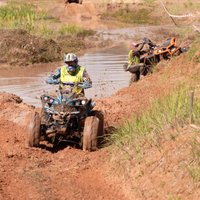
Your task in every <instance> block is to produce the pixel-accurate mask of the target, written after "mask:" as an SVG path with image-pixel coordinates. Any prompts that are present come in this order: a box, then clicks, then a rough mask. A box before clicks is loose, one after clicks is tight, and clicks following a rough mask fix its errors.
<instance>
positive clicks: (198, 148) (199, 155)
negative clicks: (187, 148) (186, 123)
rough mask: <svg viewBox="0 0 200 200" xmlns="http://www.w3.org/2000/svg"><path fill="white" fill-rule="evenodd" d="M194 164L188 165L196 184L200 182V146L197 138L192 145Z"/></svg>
mask: <svg viewBox="0 0 200 200" xmlns="http://www.w3.org/2000/svg"><path fill="white" fill-rule="evenodd" d="M191 147H192V155H193V162H192V163H191V164H190V165H188V167H187V168H188V172H189V174H190V176H191V177H192V179H193V181H194V182H198V181H200V144H199V142H198V141H197V139H196V138H194V139H193V141H192V143H191Z"/></svg>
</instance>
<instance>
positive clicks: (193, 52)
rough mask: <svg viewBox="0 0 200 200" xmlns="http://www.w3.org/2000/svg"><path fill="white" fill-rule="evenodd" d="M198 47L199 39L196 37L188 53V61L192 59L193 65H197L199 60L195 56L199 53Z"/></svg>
mask: <svg viewBox="0 0 200 200" xmlns="http://www.w3.org/2000/svg"><path fill="white" fill-rule="evenodd" d="M199 46H200V37H197V39H196V40H194V42H193V43H192V45H191V47H190V49H189V52H188V59H189V60H190V61H191V60H192V59H194V62H195V63H199V62H200V58H199V56H198V55H197V56H195V55H196V53H197V52H199Z"/></svg>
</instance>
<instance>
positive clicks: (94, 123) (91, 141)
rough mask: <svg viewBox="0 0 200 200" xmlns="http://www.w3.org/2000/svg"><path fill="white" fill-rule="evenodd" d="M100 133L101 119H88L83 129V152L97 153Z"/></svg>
mask: <svg viewBox="0 0 200 200" xmlns="http://www.w3.org/2000/svg"><path fill="white" fill-rule="evenodd" d="M98 131H99V119H98V118H97V117H96V116H90V117H87V118H86V119H85V124H84V129H83V151H95V150H96V149H97V135H98Z"/></svg>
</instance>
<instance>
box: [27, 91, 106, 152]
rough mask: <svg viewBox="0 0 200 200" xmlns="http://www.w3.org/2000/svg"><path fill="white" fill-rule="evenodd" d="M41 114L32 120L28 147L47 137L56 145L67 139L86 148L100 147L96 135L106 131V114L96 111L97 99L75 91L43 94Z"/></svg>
mask: <svg viewBox="0 0 200 200" xmlns="http://www.w3.org/2000/svg"><path fill="white" fill-rule="evenodd" d="M41 102H42V110H41V116H39V115H38V114H37V115H36V116H35V118H34V121H33V126H32V127H34V128H33V129H32V133H31V134H30V135H29V138H28V143H29V147H33V146H38V145H39V142H40V141H47V142H49V143H51V144H53V146H54V147H55V146H57V145H58V144H59V143H60V142H62V141H66V142H70V143H74V144H78V145H79V146H80V147H82V149H83V150H84V151H86V150H87V151H94V150H96V149H97V139H98V138H99V137H100V136H103V133H104V116H103V114H102V112H101V111H95V110H93V108H94V107H95V102H93V101H92V100H91V99H87V98H86V97H85V96H83V95H78V96H77V94H75V93H74V92H72V90H71V91H70V92H69V91H67V92H65V93H61V92H60V90H59V91H57V96H56V97H52V96H50V95H47V94H44V95H42V96H41Z"/></svg>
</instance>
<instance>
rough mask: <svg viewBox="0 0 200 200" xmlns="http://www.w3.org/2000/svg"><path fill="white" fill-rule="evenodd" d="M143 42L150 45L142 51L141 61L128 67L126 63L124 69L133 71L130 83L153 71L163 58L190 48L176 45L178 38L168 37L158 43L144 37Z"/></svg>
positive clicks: (176, 54)
mask: <svg viewBox="0 0 200 200" xmlns="http://www.w3.org/2000/svg"><path fill="white" fill-rule="evenodd" d="M143 43H144V44H147V45H148V50H146V51H144V50H142V51H141V52H140V63H139V64H136V65H132V66H131V67H129V68H128V69H127V67H128V64H127V63H126V64H124V66H123V67H124V70H125V71H129V72H130V73H132V76H131V80H130V85H131V84H132V82H136V81H138V80H139V79H140V76H141V75H143V76H146V75H147V74H149V73H152V72H153V67H154V66H155V65H156V64H158V63H159V62H160V61H161V60H163V59H164V60H168V59H170V58H171V57H172V56H178V55H180V54H181V53H184V52H186V51H187V50H188V48H186V47H183V48H182V47H178V46H177V45H176V38H175V37H171V38H168V39H167V40H166V41H165V42H164V43H163V44H161V45H156V44H155V43H153V42H152V41H151V40H150V39H148V38H144V39H143Z"/></svg>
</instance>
